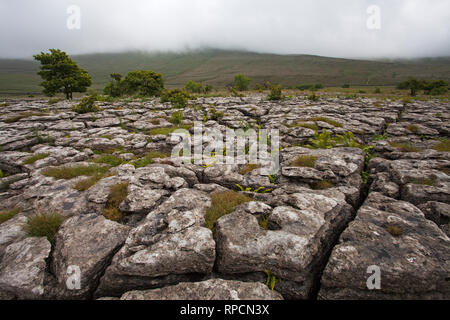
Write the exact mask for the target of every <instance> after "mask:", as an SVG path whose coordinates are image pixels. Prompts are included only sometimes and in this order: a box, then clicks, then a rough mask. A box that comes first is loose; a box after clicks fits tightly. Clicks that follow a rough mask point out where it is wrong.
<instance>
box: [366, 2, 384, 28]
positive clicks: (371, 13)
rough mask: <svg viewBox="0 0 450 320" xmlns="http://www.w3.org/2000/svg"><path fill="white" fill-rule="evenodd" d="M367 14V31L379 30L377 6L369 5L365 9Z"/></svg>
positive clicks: (379, 18) (379, 12)
mask: <svg viewBox="0 0 450 320" xmlns="http://www.w3.org/2000/svg"><path fill="white" fill-rule="evenodd" d="M366 13H367V14H368V18H367V22H366V26H367V29H369V30H380V29H381V8H380V7H379V6H377V5H371V6H369V7H368V8H367V11H366Z"/></svg>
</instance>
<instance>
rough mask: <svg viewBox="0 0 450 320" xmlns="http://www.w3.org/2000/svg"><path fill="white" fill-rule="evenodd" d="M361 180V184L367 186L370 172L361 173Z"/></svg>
mask: <svg viewBox="0 0 450 320" xmlns="http://www.w3.org/2000/svg"><path fill="white" fill-rule="evenodd" d="M361 178H362V181H363V183H364V184H367V183H368V182H369V178H370V172H368V171H363V172H361Z"/></svg>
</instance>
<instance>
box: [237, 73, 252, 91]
mask: <svg viewBox="0 0 450 320" xmlns="http://www.w3.org/2000/svg"><path fill="white" fill-rule="evenodd" d="M251 81H252V79H250V78H247V77H246V76H244V75H242V74H240V73H239V74H237V75H235V76H234V85H233V86H234V88H236V90H239V91H247V90H248V86H249V85H250V82H251Z"/></svg>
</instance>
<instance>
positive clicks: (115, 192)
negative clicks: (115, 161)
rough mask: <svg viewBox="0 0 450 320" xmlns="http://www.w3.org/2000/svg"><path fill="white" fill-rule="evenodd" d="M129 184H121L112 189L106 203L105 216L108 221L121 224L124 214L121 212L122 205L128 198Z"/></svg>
mask: <svg viewBox="0 0 450 320" xmlns="http://www.w3.org/2000/svg"><path fill="white" fill-rule="evenodd" d="M127 195H128V182H125V183H119V184H116V185H114V186H112V187H111V189H110V192H109V196H108V201H107V202H106V206H105V209H104V211H103V215H104V216H105V218H106V219H109V220H112V221H116V222H119V221H120V220H122V217H123V213H122V212H121V211H120V210H119V206H120V204H121V203H122V202H123V201H124V200H125V199H126V198H127Z"/></svg>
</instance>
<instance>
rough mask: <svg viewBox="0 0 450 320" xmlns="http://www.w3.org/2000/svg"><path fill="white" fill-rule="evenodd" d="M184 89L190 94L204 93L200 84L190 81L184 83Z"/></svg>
mask: <svg viewBox="0 0 450 320" xmlns="http://www.w3.org/2000/svg"><path fill="white" fill-rule="evenodd" d="M184 89H185V90H186V91H187V92H190V93H203V92H204V91H205V90H204V89H203V85H202V84H201V83H198V82H195V81H192V80H189V81H188V82H186V84H185V85H184Z"/></svg>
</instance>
